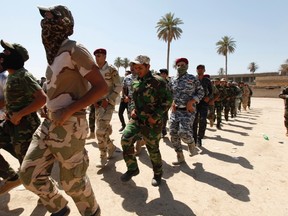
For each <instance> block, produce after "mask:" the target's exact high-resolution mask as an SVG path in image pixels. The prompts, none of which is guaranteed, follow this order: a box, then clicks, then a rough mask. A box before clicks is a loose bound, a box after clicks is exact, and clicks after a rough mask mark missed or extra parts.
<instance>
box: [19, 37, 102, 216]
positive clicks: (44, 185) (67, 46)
mask: <svg viewBox="0 0 288 216" xmlns="http://www.w3.org/2000/svg"><path fill="white" fill-rule="evenodd" d="M64 56H65V58H63V57H64ZM66 65H68V66H69V67H66ZM93 66H95V63H94V60H93V58H92V56H91V55H90V54H89V51H88V50H87V49H85V48H84V47H83V46H82V45H80V44H78V43H76V42H75V41H72V40H69V39H67V40H65V41H64V42H63V43H62V45H61V47H60V49H59V51H58V54H57V56H56V57H55V60H54V61H53V63H52V64H51V65H50V64H49V65H48V67H47V71H46V77H47V97H48V98H47V109H48V110H49V113H48V114H49V119H45V120H44V121H43V122H42V124H41V126H40V127H39V128H38V130H37V131H36V132H35V134H34V136H33V140H32V142H31V145H30V147H29V150H28V152H27V155H26V156H25V158H24V161H23V164H22V167H21V171H20V177H21V179H22V181H23V184H24V186H25V187H26V188H27V189H29V190H30V191H32V192H34V193H35V194H37V195H38V196H39V197H40V198H41V202H42V203H43V205H44V206H45V207H46V208H47V210H48V211H50V212H57V211H59V210H60V209H63V208H65V206H66V205H67V203H68V201H67V200H66V199H65V198H64V197H63V196H62V195H61V194H60V193H59V190H58V188H57V186H56V185H55V183H54V181H52V179H51V178H50V177H49V176H50V175H51V170H52V167H53V164H54V161H56V160H57V161H58V162H59V169H60V183H61V186H62V187H63V189H64V191H65V192H66V193H67V194H68V195H69V196H71V197H72V198H73V200H74V202H75V204H76V206H77V208H78V210H79V212H80V213H81V215H92V214H93V213H95V211H96V209H97V208H98V204H97V202H96V199H95V196H94V192H93V190H92V186H91V184H90V181H89V178H88V176H87V175H86V170H87V168H88V164H89V159H88V155H87V151H86V150H85V148H84V146H85V138H86V136H87V132H88V124H87V119H86V112H85V110H84V109H83V110H80V111H79V112H76V113H74V114H73V116H71V117H70V118H69V119H68V120H67V121H65V122H64V124H63V125H61V126H57V125H55V124H54V121H53V119H57V116H58V115H59V113H61V112H63V111H64V109H65V107H67V106H69V105H70V104H72V103H74V102H75V101H77V100H78V99H79V98H81V97H82V96H83V95H85V94H86V93H87V91H88V90H89V88H90V87H89V84H88V81H87V80H86V79H85V78H84V77H85V76H86V75H87V74H88V73H89V72H90V71H91V69H92V67H93ZM63 82H64V84H63ZM65 84H66V85H65Z"/></svg>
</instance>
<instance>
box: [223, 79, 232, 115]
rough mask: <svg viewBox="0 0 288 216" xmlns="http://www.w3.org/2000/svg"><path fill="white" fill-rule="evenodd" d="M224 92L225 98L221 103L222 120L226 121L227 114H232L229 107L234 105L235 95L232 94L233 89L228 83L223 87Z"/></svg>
mask: <svg viewBox="0 0 288 216" xmlns="http://www.w3.org/2000/svg"><path fill="white" fill-rule="evenodd" d="M225 90H226V98H225V100H224V101H223V106H224V118H225V120H226V121H228V119H229V112H231V113H232V110H231V106H233V104H234V105H235V93H234V89H233V88H232V87H231V85H230V84H228V83H226V85H225Z"/></svg>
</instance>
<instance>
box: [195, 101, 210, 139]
mask: <svg viewBox="0 0 288 216" xmlns="http://www.w3.org/2000/svg"><path fill="white" fill-rule="evenodd" d="M207 115H208V104H201V103H200V104H197V112H196V114H195V118H194V122H193V137H194V140H195V141H197V139H203V138H204V136H205V131H206V127H207Z"/></svg>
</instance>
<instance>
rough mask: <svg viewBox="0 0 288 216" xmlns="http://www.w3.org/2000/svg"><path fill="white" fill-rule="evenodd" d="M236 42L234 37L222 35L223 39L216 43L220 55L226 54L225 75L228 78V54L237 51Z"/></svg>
mask: <svg viewBox="0 0 288 216" xmlns="http://www.w3.org/2000/svg"><path fill="white" fill-rule="evenodd" d="M235 43H236V41H234V39H233V38H231V37H228V36H224V37H222V40H220V41H218V42H217V43H216V46H217V53H218V54H219V55H223V56H225V76H226V78H227V72H228V68H227V56H228V53H233V52H234V51H235V48H236V44H235Z"/></svg>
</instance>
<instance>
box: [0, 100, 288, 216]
mask: <svg viewBox="0 0 288 216" xmlns="http://www.w3.org/2000/svg"><path fill="white" fill-rule="evenodd" d="M283 109H284V105H283V101H282V100H281V99H277V98H274V99H270V98H252V108H251V110H248V111H242V112H241V113H239V114H238V116H237V118H236V119H231V120H229V121H228V122H226V121H225V120H224V121H223V130H216V128H215V126H214V127H213V128H210V127H209V125H208V127H207V133H206V137H205V140H203V147H202V148H200V149H199V151H198V154H197V155H196V156H193V157H189V154H188V152H187V146H186V145H183V146H184V149H185V151H184V154H185V158H186V162H187V163H185V164H182V165H181V166H173V165H172V161H174V160H175V158H176V154H175V152H174V150H173V148H172V146H171V143H170V141H169V137H167V138H165V139H162V140H161V153H162V158H163V164H164V166H163V167H164V175H163V182H162V184H161V186H160V187H153V186H151V178H152V176H153V173H152V169H151V164H150V160H149V157H148V155H147V151H146V150H145V148H143V150H142V153H141V154H140V156H139V160H138V164H139V168H140V174H139V175H138V176H136V177H134V178H133V179H132V180H131V181H129V182H128V183H122V182H121V181H120V179H119V178H120V176H121V174H122V173H123V172H125V171H126V167H125V163H124V161H123V159H122V154H121V152H116V153H115V157H114V158H113V159H111V160H110V161H109V164H108V165H107V167H105V168H103V169H99V168H96V162H97V160H98V158H99V151H98V148H97V145H96V142H95V141H93V140H88V141H87V145H86V147H87V150H88V151H89V156H90V166H89V169H88V175H89V177H90V180H91V182H92V185H93V189H94V192H95V194H96V197H97V201H98V202H99V204H100V205H101V209H102V215H103V216H110V215H119V216H126V215H127V216H129V215H141V216H152V215H165V216H172V215H173V216H180V215H183V216H190V215H200V216H202V215H205V216H206V215H207V216H211V215H217V216H218V215H227V216H228V215H229V216H231V215H237V216H238V215H283V216H284V215H288V205H287V201H288V183H287V179H288V172H287V170H288V157H287V152H288V141H287V140H288V137H286V136H285V132H286V131H285V128H284V125H283ZM112 125H113V129H114V133H113V134H112V138H113V139H114V140H115V142H114V143H115V144H116V145H117V147H118V148H119V150H120V149H121V147H120V138H121V134H120V133H118V129H119V128H120V123H119V120H118V115H117V112H115V113H114V116H113V120H112ZM263 135H267V136H268V140H266V139H264V137H263ZM1 153H3V154H4V155H5V157H7V159H8V160H9V161H10V162H11V164H12V166H13V167H14V168H16V169H17V167H18V162H17V161H16V160H15V159H14V158H12V157H11V156H10V155H7V154H5V151H4V152H3V151H1ZM54 175H55V176H56V177H57V169H56V170H55V171H54ZM63 194H64V192H63ZM64 195H65V197H67V199H68V200H69V206H70V208H71V214H70V215H71V216H77V215H80V214H79V213H78V211H77V208H76V206H75V204H74V203H73V201H72V199H71V198H70V197H68V196H67V195H66V194H64ZM37 199H38V198H37V196H36V195H34V194H33V193H31V192H30V191H27V190H25V189H24V188H23V186H19V187H17V188H15V189H13V190H11V191H10V192H9V193H7V194H6V195H3V196H1V197H0V216H8V215H9V216H10V215H13V216H17V215H24V216H29V215H32V216H47V215H50V213H49V212H47V211H46V210H45V208H44V207H43V206H37Z"/></svg>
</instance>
